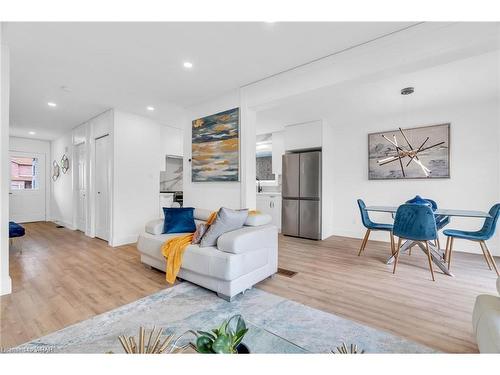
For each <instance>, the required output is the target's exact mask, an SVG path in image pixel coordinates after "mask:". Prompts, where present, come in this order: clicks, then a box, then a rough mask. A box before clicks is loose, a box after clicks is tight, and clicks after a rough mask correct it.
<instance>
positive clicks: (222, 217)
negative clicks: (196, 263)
mask: <svg viewBox="0 0 500 375" xmlns="http://www.w3.org/2000/svg"><path fill="white" fill-rule="evenodd" d="M247 217H248V210H246V209H245V210H232V209H230V208H225V207H222V208H221V209H220V210H219V212H218V213H217V218H216V219H215V221H214V222H213V223H212V225H210V228H208V230H207V232H206V233H205V234H204V235H203V237H202V239H201V242H200V247H207V246H215V245H216V244H217V239H218V238H219V237H220V236H222V235H223V234H224V233H227V232H231V231H233V230H236V229H240V228H242V227H243V224H245V221H246V219H247Z"/></svg>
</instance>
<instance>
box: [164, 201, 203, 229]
mask: <svg viewBox="0 0 500 375" xmlns="http://www.w3.org/2000/svg"><path fill="white" fill-rule="evenodd" d="M193 211H194V208H193V207H183V208H167V207H163V213H164V214H165V221H164V222H163V233H194V232H195V231H196V224H195V223H194V216H193Z"/></svg>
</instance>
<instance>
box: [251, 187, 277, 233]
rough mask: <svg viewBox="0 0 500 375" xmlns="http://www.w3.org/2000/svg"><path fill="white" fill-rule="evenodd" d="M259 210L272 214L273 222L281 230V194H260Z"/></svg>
mask: <svg viewBox="0 0 500 375" xmlns="http://www.w3.org/2000/svg"><path fill="white" fill-rule="evenodd" d="M257 210H259V211H260V212H262V213H264V214H269V215H271V218H272V222H271V223H272V224H273V225H276V226H277V227H278V230H280V231H281V196H279V195H258V196H257Z"/></svg>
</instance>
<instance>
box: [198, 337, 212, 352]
mask: <svg viewBox="0 0 500 375" xmlns="http://www.w3.org/2000/svg"><path fill="white" fill-rule="evenodd" d="M213 343H214V341H213V340H212V339H210V337H208V336H200V337H198V338H197V339H196V350H197V351H198V352H199V353H213V352H212V348H213Z"/></svg>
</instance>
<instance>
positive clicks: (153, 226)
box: [145, 219, 165, 234]
mask: <svg viewBox="0 0 500 375" xmlns="http://www.w3.org/2000/svg"><path fill="white" fill-rule="evenodd" d="M164 222H165V220H163V219H156V220H151V221H149V222H148V223H147V224H146V228H145V230H146V232H147V233H150V234H162V233H163V223H164Z"/></svg>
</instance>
